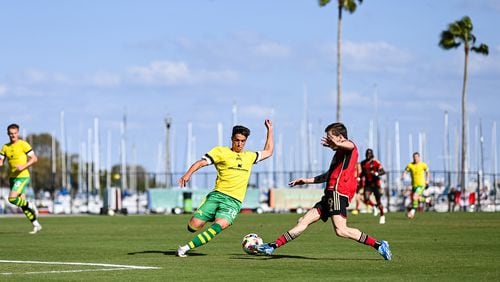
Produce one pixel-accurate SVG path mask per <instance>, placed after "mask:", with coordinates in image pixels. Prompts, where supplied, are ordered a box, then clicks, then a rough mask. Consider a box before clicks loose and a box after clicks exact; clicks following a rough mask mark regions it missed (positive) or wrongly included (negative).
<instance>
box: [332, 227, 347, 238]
mask: <svg viewBox="0 0 500 282" xmlns="http://www.w3.org/2000/svg"><path fill="white" fill-rule="evenodd" d="M335 234H336V235H337V236H338V237H347V235H348V233H347V228H338V227H336V228H335Z"/></svg>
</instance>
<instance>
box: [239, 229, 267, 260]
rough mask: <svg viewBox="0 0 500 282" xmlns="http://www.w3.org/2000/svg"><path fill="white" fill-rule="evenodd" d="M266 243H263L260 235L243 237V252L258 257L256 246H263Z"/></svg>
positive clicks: (253, 234)
mask: <svg viewBox="0 0 500 282" xmlns="http://www.w3.org/2000/svg"><path fill="white" fill-rule="evenodd" d="M263 243H264V241H262V238H260V236H259V235H257V234H255V233H250V234H247V235H245V237H243V240H242V241H241V246H242V247H243V251H245V253H247V254H249V255H256V254H257V250H256V249H255V246H257V245H261V244H263Z"/></svg>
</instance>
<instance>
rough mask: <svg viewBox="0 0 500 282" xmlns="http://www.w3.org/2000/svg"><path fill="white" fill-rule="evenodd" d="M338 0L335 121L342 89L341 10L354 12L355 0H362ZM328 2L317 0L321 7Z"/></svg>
mask: <svg viewBox="0 0 500 282" xmlns="http://www.w3.org/2000/svg"><path fill="white" fill-rule="evenodd" d="M337 1H338V9H339V13H338V18H337V121H340V117H341V114H340V100H341V99H340V98H341V96H342V90H341V88H342V87H341V86H342V83H341V78H342V74H341V60H340V47H341V38H342V36H341V35H342V11H343V10H346V11H348V12H349V13H351V14H352V13H354V11H356V8H357V7H358V5H357V4H356V2H359V4H361V3H362V2H363V0H337ZM328 3H330V0H319V5H320V6H321V7H324V6H326V5H327V4H328Z"/></svg>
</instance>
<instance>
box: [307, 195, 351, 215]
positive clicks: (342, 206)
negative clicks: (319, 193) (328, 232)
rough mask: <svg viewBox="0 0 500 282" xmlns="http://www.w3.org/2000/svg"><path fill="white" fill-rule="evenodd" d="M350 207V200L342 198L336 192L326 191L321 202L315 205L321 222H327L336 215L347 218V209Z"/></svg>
mask: <svg viewBox="0 0 500 282" xmlns="http://www.w3.org/2000/svg"><path fill="white" fill-rule="evenodd" d="M348 206H349V198H348V197H346V196H342V195H340V194H339V193H337V192H336V191H325V195H323V197H322V198H321V201H319V202H317V203H316V204H315V205H314V208H316V209H318V211H319V214H320V217H321V220H322V221H323V222H326V221H327V220H328V219H329V218H330V217H332V216H334V215H342V216H343V217H347V207H348Z"/></svg>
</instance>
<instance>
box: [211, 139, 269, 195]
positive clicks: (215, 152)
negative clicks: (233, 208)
mask: <svg viewBox="0 0 500 282" xmlns="http://www.w3.org/2000/svg"><path fill="white" fill-rule="evenodd" d="M203 159H205V160H206V161H207V162H208V163H209V164H213V165H215V169H216V170H217V179H216V180H215V188H214V190H215V191H218V192H221V193H224V194H226V195H228V196H231V197H233V198H235V199H237V200H238V201H240V202H243V200H244V199H245V194H246V192H247V186H248V181H249V179H250V173H251V171H252V166H253V165H254V164H255V163H257V162H258V161H259V159H260V157H259V152H246V151H243V152H240V153H236V152H234V151H233V150H231V148H229V147H222V146H217V147H214V148H212V149H211V150H210V151H208V153H206V154H205V156H203Z"/></svg>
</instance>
